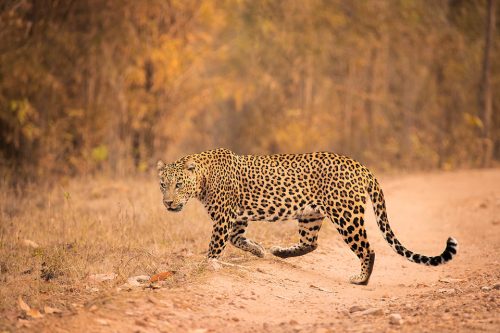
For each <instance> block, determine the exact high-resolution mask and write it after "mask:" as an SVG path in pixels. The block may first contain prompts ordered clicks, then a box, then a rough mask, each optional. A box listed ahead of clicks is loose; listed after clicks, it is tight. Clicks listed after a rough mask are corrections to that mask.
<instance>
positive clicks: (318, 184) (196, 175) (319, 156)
mask: <svg viewBox="0 0 500 333" xmlns="http://www.w3.org/2000/svg"><path fill="white" fill-rule="evenodd" d="M158 171H159V176H160V186H161V190H162V193H163V203H164V205H165V206H166V208H167V209H168V210H169V211H180V210H181V209H182V208H183V207H184V205H185V204H186V203H187V201H188V200H189V199H191V198H197V199H199V200H200V201H201V202H202V203H203V204H204V206H205V207H206V209H207V211H208V213H209V214H210V216H211V218H212V220H213V221H214V225H213V232H212V238H211V240H210V245H209V251H208V257H209V258H218V257H219V255H220V253H221V252H222V250H223V249H224V248H225V246H226V244H227V242H228V241H230V242H231V244H233V245H234V246H236V247H238V248H240V249H242V250H244V251H248V252H250V253H253V254H254V255H256V256H258V257H263V256H264V253H265V250H264V248H263V247H262V246H261V245H259V244H258V243H256V242H254V241H252V240H250V239H248V238H247V237H246V236H245V231H246V228H247V226H248V223H249V222H250V221H260V220H263V221H269V222H276V221H282V220H287V219H296V220H297V221H298V226H299V235H300V240H299V242H298V243H297V244H295V245H293V246H290V247H278V246H275V247H272V248H271V249H270V252H271V253H272V254H273V255H275V256H278V257H281V258H288V257H294V256H301V255H304V254H306V253H309V252H311V251H314V250H315V249H316V248H317V246H318V245H317V240H318V232H319V230H320V228H321V225H322V222H323V220H324V219H325V218H328V219H329V220H330V221H332V222H333V223H334V225H335V227H336V229H337V231H338V232H339V233H340V235H341V236H342V237H343V239H344V241H345V243H346V244H347V245H348V246H349V247H350V249H351V250H352V251H353V252H354V253H355V254H356V255H357V257H358V258H359V259H360V261H361V273H360V274H358V275H355V276H353V277H351V279H350V281H351V283H355V284H367V283H368V280H369V278H370V274H371V272H372V269H373V265H374V262H375V253H374V252H373V250H372V249H371V248H370V243H369V242H368V239H367V235H366V229H365V226H364V213H365V204H366V194H368V195H369V196H370V199H371V201H372V204H373V209H374V212H375V215H376V219H377V224H378V227H379V229H380V231H381V232H382V234H383V236H384V238H385V240H386V241H387V242H388V243H389V245H390V246H391V247H392V248H393V249H394V251H396V252H397V253H398V254H400V255H402V256H403V257H405V258H406V259H408V260H409V261H412V262H415V263H418V264H424V265H432V266H437V265H440V264H443V263H445V262H447V261H450V260H451V259H452V258H453V256H454V255H455V254H456V253H457V250H458V243H457V241H456V240H454V239H453V238H451V237H450V238H449V239H448V241H447V245H446V249H445V250H444V252H443V253H442V254H441V255H439V256H434V257H428V256H424V255H421V254H417V253H414V252H412V251H410V250H408V249H407V248H405V247H404V246H403V245H402V244H401V243H400V242H399V240H398V239H397V238H396V236H395V235H394V232H393V231H392V230H391V227H390V225H389V222H388V220H387V212H386V207H385V200H384V194H383V192H382V189H381V188H380V186H379V183H378V181H377V180H376V179H375V177H374V176H373V174H372V173H371V172H370V171H369V170H368V169H367V168H366V167H364V166H363V165H361V164H360V163H359V162H357V161H354V160H352V159H350V158H348V157H345V156H340V155H336V154H333V153H327V152H319V153H310V154H282V155H265V156H255V155H244V156H240V155H236V154H234V153H233V152H231V151H230V150H227V149H217V150H211V151H207V152H203V153H200V154H194V155H189V156H186V157H183V158H181V159H179V160H177V161H176V162H174V163H172V164H168V165H166V164H165V163H163V162H161V161H160V162H158Z"/></svg>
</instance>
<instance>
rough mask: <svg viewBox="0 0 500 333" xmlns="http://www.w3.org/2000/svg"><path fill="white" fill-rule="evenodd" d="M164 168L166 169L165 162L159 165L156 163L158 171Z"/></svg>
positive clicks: (159, 162)
mask: <svg viewBox="0 0 500 333" xmlns="http://www.w3.org/2000/svg"><path fill="white" fill-rule="evenodd" d="M164 167H165V162H163V161H162V160H159V161H158V163H156V169H158V171H160V170H161V169H163V168H164Z"/></svg>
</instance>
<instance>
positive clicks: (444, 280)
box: [439, 278, 463, 283]
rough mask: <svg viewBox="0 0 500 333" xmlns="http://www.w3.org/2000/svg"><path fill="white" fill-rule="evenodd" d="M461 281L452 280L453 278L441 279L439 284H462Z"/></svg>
mask: <svg viewBox="0 0 500 333" xmlns="http://www.w3.org/2000/svg"><path fill="white" fill-rule="evenodd" d="M462 281H463V279H454V278H442V279H439V282H444V283H456V282H462Z"/></svg>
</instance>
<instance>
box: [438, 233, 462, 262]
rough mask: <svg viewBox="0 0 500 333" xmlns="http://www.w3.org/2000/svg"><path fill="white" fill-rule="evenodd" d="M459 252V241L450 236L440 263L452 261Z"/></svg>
mask: <svg viewBox="0 0 500 333" xmlns="http://www.w3.org/2000/svg"><path fill="white" fill-rule="evenodd" d="M457 252H458V241H457V240H456V239H455V238H453V237H449V238H448V240H447V241H446V249H445V250H444V252H443V254H442V255H441V262H440V263H443V264H444V263H446V262H448V261H450V260H451V259H453V257H454V256H456V255H457Z"/></svg>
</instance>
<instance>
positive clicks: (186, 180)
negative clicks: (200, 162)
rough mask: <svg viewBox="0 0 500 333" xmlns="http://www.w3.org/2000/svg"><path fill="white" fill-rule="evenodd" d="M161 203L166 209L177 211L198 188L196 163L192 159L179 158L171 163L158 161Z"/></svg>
mask: <svg viewBox="0 0 500 333" xmlns="http://www.w3.org/2000/svg"><path fill="white" fill-rule="evenodd" d="M157 168H158V173H159V177H160V189H161V192H162V194H163V204H164V205H165V207H166V208H167V210H168V211H171V212H179V211H181V210H182V208H183V207H184V206H185V205H186V203H187V202H188V200H189V199H191V198H192V197H195V196H196V195H197V193H198V190H199V184H198V177H197V164H196V162H195V161H194V160H193V159H180V160H178V161H176V162H174V163H172V164H165V163H164V162H163V161H158V164H157Z"/></svg>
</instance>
